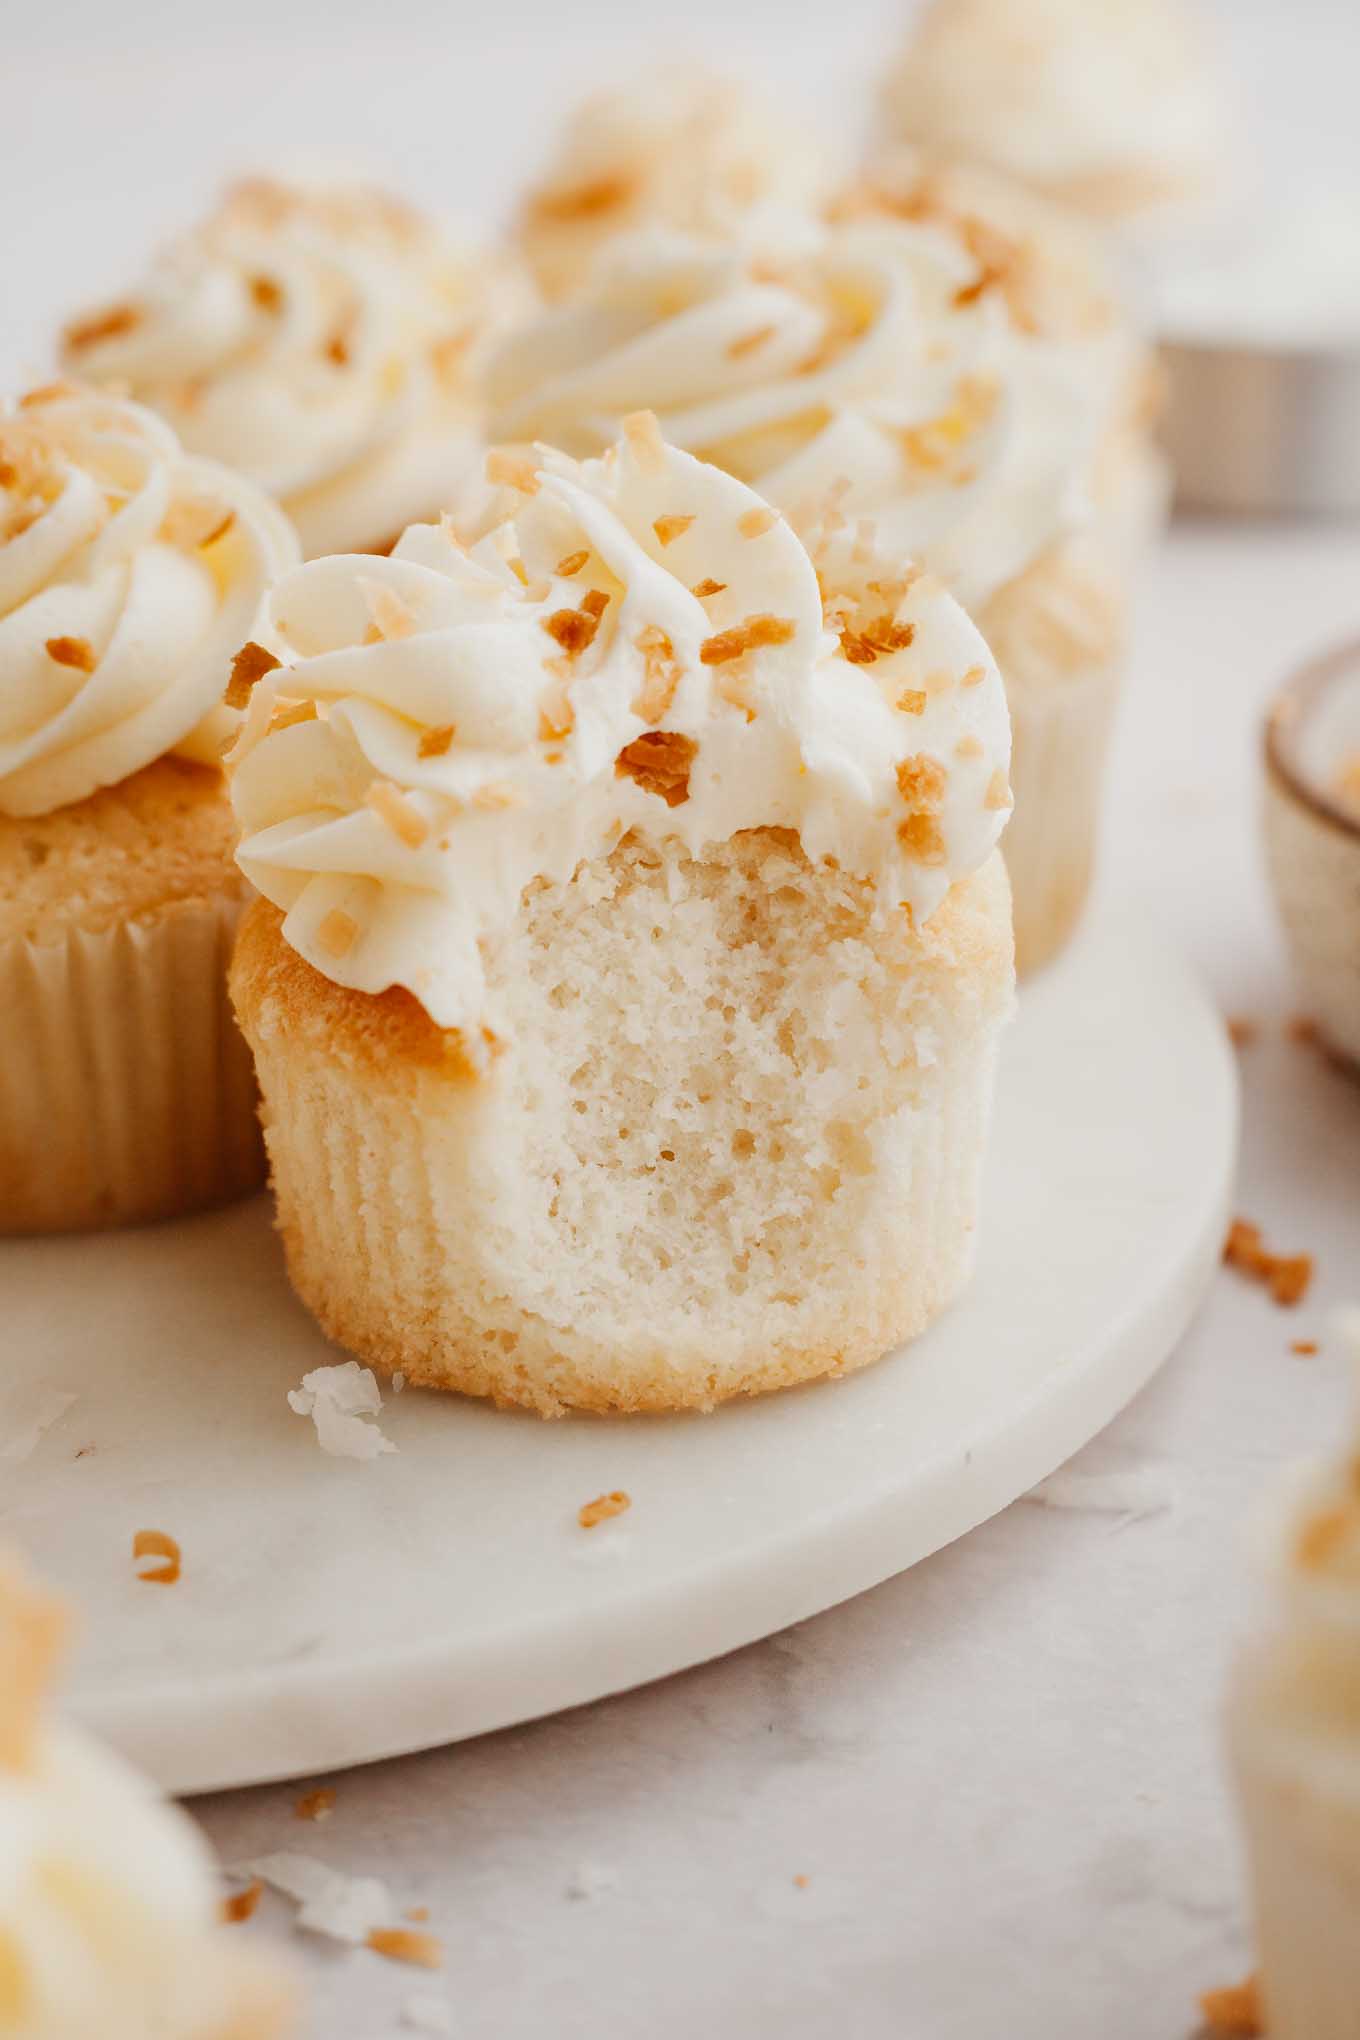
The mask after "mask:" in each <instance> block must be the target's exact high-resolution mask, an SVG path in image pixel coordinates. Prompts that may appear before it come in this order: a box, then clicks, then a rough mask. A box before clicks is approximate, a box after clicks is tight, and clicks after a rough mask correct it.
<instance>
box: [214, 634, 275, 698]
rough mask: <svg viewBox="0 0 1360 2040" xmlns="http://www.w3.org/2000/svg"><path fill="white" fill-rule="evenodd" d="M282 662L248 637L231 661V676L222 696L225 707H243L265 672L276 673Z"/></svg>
mask: <svg viewBox="0 0 1360 2040" xmlns="http://www.w3.org/2000/svg"><path fill="white" fill-rule="evenodd" d="M282 663H283V662H282V660H281V659H276V658H275V657H274V654H273V653H272V652H267V651H266V650H265V648H264V646H263V645H257V644H256V642H255V640H254V638H248V639H247V641H246V642H245V644H243V645H242V647H241V649H240V651H239V652H238V653H237V654H236V657H235V658H234V659H233V660H232V662H231V678H230V679H229V680H228V682H227V691H226V693H225V694H224V695H223V697H222V698H223V700H224V701H225V702H226V705H227V707H228V708H245V707H246V706H247V704H248V703H249V701H250V697H251V694H252V692H253V691H254V689H255V688H256V686H258V684H259V682H260V681H261V680H263V678H264V676H265V674H266V673H277V672H278V670H279V667H280V666H281V665H282Z"/></svg>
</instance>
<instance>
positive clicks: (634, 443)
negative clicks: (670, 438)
mask: <svg viewBox="0 0 1360 2040" xmlns="http://www.w3.org/2000/svg"><path fill="white" fill-rule="evenodd" d="M623 436H624V438H625V439H626V440H627V441H628V445H629V449H630V450H631V452H632V455H633V458H634V460H635V461H636V462H637V464H638V466H639V467H640V468H641V469H642V472H643V473H644V474H645V475H659V474H661V473H662V471H663V470H664V468H665V465H666V442H665V440H664V439H663V438H662V437H661V427H660V426H659V425H658V424H657V422H656V413H655V411H630V412H629V413H628V416H627V417H626V418H625V419H624V421H623Z"/></svg>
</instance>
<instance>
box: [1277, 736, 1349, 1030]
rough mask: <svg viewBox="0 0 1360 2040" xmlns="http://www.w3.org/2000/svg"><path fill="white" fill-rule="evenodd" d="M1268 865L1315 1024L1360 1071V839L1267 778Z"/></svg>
mask: <svg viewBox="0 0 1360 2040" xmlns="http://www.w3.org/2000/svg"><path fill="white" fill-rule="evenodd" d="M1265 841H1266V862H1267V865H1268V867H1269V870H1270V878H1271V884H1272V886H1273V887H1274V890H1275V899H1276V903H1277V905H1278V907H1279V910H1280V919H1281V922H1282V923H1283V925H1284V933H1285V940H1286V942H1287V943H1288V945H1289V952H1290V955H1291V957H1292V958H1293V963H1294V969H1295V972H1296V974H1297V976H1298V980H1299V985H1300V988H1301V990H1302V992H1303V996H1304V1001H1305V1003H1306V1005H1307V1007H1308V1012H1309V1015H1310V1017H1311V1018H1312V1019H1313V1020H1315V1021H1316V1023H1317V1026H1318V1029H1319V1031H1320V1033H1321V1034H1322V1037H1323V1039H1324V1040H1325V1042H1326V1043H1327V1046H1328V1047H1329V1048H1331V1049H1333V1050H1334V1051H1335V1053H1336V1054H1337V1055H1339V1056H1340V1057H1342V1058H1343V1059H1344V1060H1345V1061H1347V1062H1351V1063H1360V941H1358V940H1357V929H1360V831H1357V830H1355V829H1353V828H1347V827H1345V826H1344V825H1342V824H1341V823H1339V822H1338V821H1337V820H1336V819H1334V818H1333V817H1331V816H1329V815H1327V814H1325V813H1320V812H1318V811H1316V810H1315V809H1313V808H1311V807H1309V806H1307V805H1306V804H1305V802H1304V801H1303V800H1301V799H1300V798H1299V796H1298V795H1297V794H1296V793H1295V791H1294V790H1293V789H1292V787H1290V786H1288V785H1287V784H1285V783H1284V782H1282V780H1281V779H1280V778H1279V777H1278V776H1277V775H1276V774H1275V773H1274V772H1268V773H1267V775H1266V791H1265Z"/></svg>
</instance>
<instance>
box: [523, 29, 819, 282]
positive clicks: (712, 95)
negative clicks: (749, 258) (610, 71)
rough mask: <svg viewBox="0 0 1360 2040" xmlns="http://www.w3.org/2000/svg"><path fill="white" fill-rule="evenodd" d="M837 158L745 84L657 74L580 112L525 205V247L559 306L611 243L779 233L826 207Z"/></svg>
mask: <svg viewBox="0 0 1360 2040" xmlns="http://www.w3.org/2000/svg"><path fill="white" fill-rule="evenodd" d="M830 181H831V173H830V164H829V161H828V158H827V153H826V151H825V150H824V148H823V147H822V145H821V143H820V142H819V141H818V140H817V139H815V138H814V137H813V136H812V135H811V134H810V133H809V129H808V126H807V125H801V126H800V125H799V124H797V123H796V122H795V121H794V120H793V119H792V118H790V117H788V116H786V115H784V114H781V111H780V109H779V108H778V107H776V106H775V105H773V104H772V103H771V102H770V101H768V100H767V99H766V98H765V97H763V96H762V94H760V93H759V92H756V91H753V90H752V89H751V88H750V86H749V85H747V84H746V83H745V82H744V81H739V80H737V79H732V78H723V77H719V76H714V75H713V74H712V73H710V72H708V71H705V70H703V69H699V68H688V67H686V66H685V65H683V64H674V63H667V64H664V65H663V64H656V65H655V66H653V67H652V68H651V69H649V70H648V71H647V72H645V73H643V74H642V75H640V76H638V77H636V78H632V79H629V80H628V81H627V82H626V83H624V84H620V85H615V86H612V87H610V88H608V89H607V90H605V91H602V92H598V93H595V94H592V96H591V97H590V98H589V99H587V100H585V101H584V102H583V103H582V104H581V105H580V106H579V107H578V108H577V109H576V110H575V112H574V113H573V114H572V116H571V118H570V120H569V121H568V123H567V125H566V127H565V128H564V130H563V132H562V134H561V135H560V137H559V139H558V143H557V147H556V150H555V152H554V154H553V156H552V158H551V161H550V162H549V165H548V167H547V169H546V170H545V172H544V174H543V176H542V177H541V178H540V180H539V182H538V183H537V184H536V185H535V186H534V187H533V189H532V190H531V191H530V192H529V194H528V196H527V197H526V199H525V202H524V205H523V207H522V210H521V215H520V221H519V239H520V242H521V245H522V247H523V249H524V252H525V254H526V256H527V257H528V259H529V262H530V264H531V265H532V267H533V269H534V272H535V275H536V277H537V280H538V282H539V284H540V286H541V288H542V289H543V290H544V291H546V292H547V293H548V294H549V295H550V296H558V295H560V294H562V293H563V292H564V291H567V290H570V289H574V288H576V287H577V286H578V285H579V284H580V283H581V281H582V280H583V278H584V276H585V274H586V272H587V270H588V269H589V267H590V263H591V260H592V259H593V257H594V255H595V253H596V251H597V250H598V249H599V248H600V247H601V246H603V244H604V243H605V242H606V241H609V240H612V239H614V238H615V237H616V236H617V235H619V234H620V233H623V232H629V231H634V230H636V229H637V228H638V227H641V226H662V227H668V228H671V229H674V230H676V231H678V232H683V233H692V234H725V233H729V232H731V231H732V230H733V229H734V228H735V227H737V226H738V225H740V226H741V227H743V228H744V230H745V231H747V232H748V233H749V232H752V231H758V232H760V233H762V234H763V235H768V234H770V233H772V232H775V231H776V230H778V229H780V228H782V227H783V226H785V225H786V224H788V225H791V224H792V223H793V222H794V221H796V220H797V219H798V217H799V216H800V215H803V214H805V213H811V212H813V211H815V209H816V208H817V207H818V206H819V205H820V203H821V201H822V200H823V199H824V198H825V196H826V194H827V191H828V189H829V186H830Z"/></svg>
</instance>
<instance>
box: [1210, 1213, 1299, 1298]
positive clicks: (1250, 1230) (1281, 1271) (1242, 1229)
mask: <svg viewBox="0 0 1360 2040" xmlns="http://www.w3.org/2000/svg"><path fill="white" fill-rule="evenodd" d="M1223 1259H1224V1261H1225V1262H1226V1263H1227V1265H1228V1266H1229V1267H1230V1268H1236V1269H1237V1270H1238V1272H1239V1274H1242V1275H1245V1276H1246V1277H1247V1278H1248V1279H1249V1280H1250V1281H1253V1282H1260V1283H1262V1284H1263V1285H1264V1286H1265V1287H1266V1288H1267V1289H1268V1290H1269V1291H1270V1293H1271V1295H1272V1296H1273V1297H1274V1299H1275V1301H1276V1303H1277V1304H1279V1305H1280V1306H1281V1308H1283V1309H1286V1310H1288V1309H1292V1308H1293V1306H1294V1305H1295V1304H1297V1303H1302V1301H1303V1299H1304V1297H1305V1296H1306V1295H1307V1294H1308V1286H1309V1284H1310V1283H1311V1281H1312V1279H1313V1257H1312V1255H1311V1254H1273V1253H1271V1252H1270V1250H1269V1249H1268V1248H1267V1246H1266V1244H1265V1241H1264V1239H1263V1237H1262V1233H1261V1228H1260V1226H1259V1225H1252V1224H1250V1223H1249V1222H1248V1221H1247V1220H1246V1219H1244V1218H1235V1219H1234V1220H1233V1222H1232V1224H1231V1225H1230V1226H1229V1228H1228V1237H1227V1239H1226V1240H1225V1241H1224V1243H1223Z"/></svg>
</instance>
